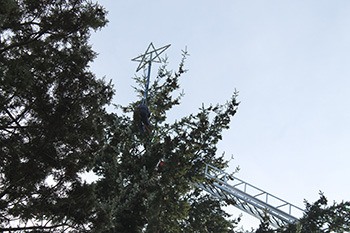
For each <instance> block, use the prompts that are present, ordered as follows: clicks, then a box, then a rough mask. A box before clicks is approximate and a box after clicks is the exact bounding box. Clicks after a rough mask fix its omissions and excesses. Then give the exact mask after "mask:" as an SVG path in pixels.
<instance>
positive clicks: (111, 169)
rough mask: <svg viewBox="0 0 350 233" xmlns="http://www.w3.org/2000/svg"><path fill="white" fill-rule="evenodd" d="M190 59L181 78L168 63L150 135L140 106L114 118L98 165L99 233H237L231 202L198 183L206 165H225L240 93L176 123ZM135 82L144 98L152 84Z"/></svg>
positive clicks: (160, 77) (152, 103)
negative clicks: (220, 147)
mask: <svg viewBox="0 0 350 233" xmlns="http://www.w3.org/2000/svg"><path fill="white" fill-rule="evenodd" d="M186 57H187V53H186V52H184V54H183V59H182V62H181V63H180V65H179V69H178V70H177V71H175V72H174V71H170V70H168V68H167V61H164V63H163V65H162V66H161V67H160V68H159V71H158V74H157V77H156V78H155V81H154V82H153V83H152V84H151V87H150V90H149V99H148V101H147V103H148V107H149V109H150V112H151V117H150V123H151V132H150V133H148V132H145V131H140V128H139V127H138V124H137V122H134V119H133V118H132V115H133V111H134V110H135V108H136V107H137V106H139V104H140V102H139V101H136V102H133V103H131V104H130V105H129V106H126V107H120V110H122V113H121V114H114V115H113V116H111V118H110V123H109V125H110V126H109V128H108V129H106V132H107V133H106V138H105V140H106V143H105V144H106V147H105V148H104V150H103V152H102V153H101V154H100V155H99V157H98V158H97V160H96V167H95V172H96V173H97V174H98V175H99V176H100V177H101V179H100V180H99V181H98V182H97V184H96V191H97V194H96V197H97V199H98V203H99V206H98V208H97V212H96V219H95V223H94V230H95V231H96V232H149V233H161V232H174V233H175V232H222V233H224V232H233V230H232V229H233V227H234V225H235V222H233V221H230V220H227V218H226V217H228V215H227V214H226V213H225V212H224V211H223V210H222V209H221V207H222V205H224V204H225V203H221V202H219V201H218V200H214V199H212V198H210V197H208V196H207V195H205V194H203V192H201V191H200V190H198V189H197V188H196V187H195V185H194V184H195V183H196V182H202V181H203V179H204V176H203V172H204V167H205V164H206V163H210V164H214V165H215V166H217V167H220V168H223V167H225V166H226V163H225V161H224V159H223V157H222V156H219V157H218V156H217V155H216V151H217V147H216V145H217V143H218V141H219V140H220V139H221V134H222V130H224V129H228V128H229V123H230V120H231V117H232V116H234V115H235V113H236V109H237V106H238V102H237V101H236V97H237V93H235V94H234V95H233V97H232V98H231V99H230V101H228V102H227V103H226V104H224V105H216V106H208V107H204V106H202V107H201V108H200V109H199V111H198V113H195V114H191V115H189V116H183V117H182V118H180V119H177V120H175V121H174V122H169V120H167V118H168V113H169V111H170V110H171V109H173V108H176V109H177V110H178V109H179V108H180V107H178V106H177V105H179V104H180V100H181V97H182V94H181V93H180V94H178V95H175V93H176V91H177V90H178V89H179V78H180V77H181V76H182V75H183V73H184V72H185V70H184V61H185V59H186ZM136 82H137V83H138V84H140V87H139V88H136V91H138V92H139V93H140V96H142V94H143V90H144V84H145V82H146V79H145V77H136ZM140 101H141V100H140ZM214 229H215V230H214Z"/></svg>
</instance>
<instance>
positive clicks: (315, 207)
mask: <svg viewBox="0 0 350 233" xmlns="http://www.w3.org/2000/svg"><path fill="white" fill-rule="evenodd" d="M305 203H306V210H305V215H304V217H303V218H301V219H300V221H299V223H297V224H294V225H290V226H288V227H287V228H286V229H280V231H279V232H287V233H289V232H290V233H291V232H298V233H299V232H300V233H308V232H315V233H321V232H322V233H323V232H326V233H328V232H329V233H330V232H339V233H340V232H350V202H348V201H346V202H345V201H343V202H341V203H333V204H332V205H330V206H327V204H328V201H327V198H326V197H325V196H324V194H323V193H320V198H319V199H318V200H317V201H316V202H315V203H313V204H310V203H308V202H306V201H305Z"/></svg>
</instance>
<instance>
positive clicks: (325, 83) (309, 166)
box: [91, 0, 350, 207]
mask: <svg viewBox="0 0 350 233" xmlns="http://www.w3.org/2000/svg"><path fill="white" fill-rule="evenodd" d="M99 2H100V4H102V5H104V6H105V8H106V9H107V10H108V11H109V15H108V19H109V21H110V22H109V24H108V25H107V27H105V28H104V29H103V30H102V31H99V32H98V33H96V34H94V35H93V37H92V40H91V43H92V45H93V48H94V49H95V51H97V52H98V53H99V56H98V58H97V59H96V60H95V62H94V63H93V64H92V65H91V67H92V69H93V71H94V72H95V73H96V74H97V76H98V77H102V76H106V79H108V80H109V79H113V83H114V85H115V88H116V92H117V93H116V96H115V103H118V104H127V103H129V102H131V101H134V100H135V98H136V96H135V93H134V92H133V89H132V88H131V86H132V85H134V83H133V80H132V77H133V76H134V74H135V70H136V67H137V63H135V62H131V59H132V58H134V57H136V56H138V55H140V54H141V53H143V52H144V51H145V49H146V48H147V46H148V44H149V43H150V42H153V43H154V45H155V46H156V47H160V46H164V45H166V44H172V46H171V47H170V48H169V49H168V50H167V52H166V53H167V55H168V57H169V62H170V64H169V66H170V68H173V69H176V68H177V64H178V62H179V60H180V58H181V50H182V49H184V48H185V47H186V46H187V49H188V51H189V53H190V54H191V55H190V57H189V58H188V61H187V63H186V67H187V68H188V69H189V72H188V73H187V74H186V75H185V76H184V78H183V79H182V88H183V89H184V92H185V94H186V95H185V97H184V98H183V104H182V105H181V106H179V107H177V108H176V109H175V110H174V112H173V114H174V115H173V117H181V116H184V115H187V114H189V113H192V112H196V111H197V109H198V108H199V107H200V106H201V105H202V103H205V104H210V103H212V104H216V103H224V102H225V101H226V100H228V99H229V98H230V96H231V95H232V93H233V91H234V89H235V88H236V89H237V90H239V92H240V96H239V100H240V101H241V105H240V107H239V110H238V113H237V115H236V116H235V117H234V119H233V121H232V124H231V128H230V130H229V131H226V132H225V134H224V139H223V141H222V142H220V144H219V150H220V152H222V151H225V152H226V154H227V155H228V157H230V155H231V154H233V155H234V157H235V160H234V161H233V162H232V163H231V167H232V170H233V169H234V167H235V166H237V165H239V166H240V167H241V171H240V172H239V173H238V174H237V176H238V177H240V178H241V179H243V180H245V181H247V182H249V183H251V184H253V185H255V186H257V187H259V188H262V189H264V190H266V191H268V192H270V193H272V194H274V195H276V196H278V197H280V198H282V199H285V200H287V201H289V202H292V203H293V204H296V205H298V206H301V207H304V206H303V200H304V199H307V200H309V201H316V200H317V198H318V193H319V190H321V191H323V192H324V193H325V195H326V197H328V198H329V200H330V203H332V201H333V200H335V201H337V202H340V201H342V200H350V185H349V178H350V169H349V168H348V166H349V164H350V158H349V154H350V92H349V90H350V79H349V77H350V66H349V64H350V1H348V0H334V1H329V0H327V1H326V0H285V1H281V0H240V1H238V0H220V1H208V0H201V1H199V0H197V1H186V0H177V1H164V0H150V1H144V0H132V1H107V0H102V1H99ZM155 71H156V69H155V66H154V69H153V74H155Z"/></svg>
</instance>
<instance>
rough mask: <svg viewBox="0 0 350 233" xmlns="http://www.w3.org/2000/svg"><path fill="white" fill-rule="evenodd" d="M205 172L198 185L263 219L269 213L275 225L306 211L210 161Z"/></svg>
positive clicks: (298, 216) (286, 222)
mask: <svg viewBox="0 0 350 233" xmlns="http://www.w3.org/2000/svg"><path fill="white" fill-rule="evenodd" d="M204 175H205V178H206V180H205V182H202V183H197V184H196V186H197V187H199V188H200V189H202V190H204V191H206V192H208V193H210V194H211V195H212V196H213V197H215V198H218V199H219V200H223V201H225V202H226V203H228V204H232V205H234V206H235V207H237V208H238V209H240V210H242V211H244V212H246V213H248V214H251V215H253V216H254V217H256V218H258V219H260V220H261V221H264V219H265V216H269V218H268V221H269V223H270V224H271V226H273V227H276V228H278V227H282V226H285V225H286V224H291V223H296V222H297V221H298V219H299V218H300V217H302V215H303V213H304V210H303V209H301V208H299V207H297V206H295V205H293V204H291V203H289V202H287V201H284V200H282V199H281V198H278V197H276V196H274V195H272V194H270V193H268V192H265V191H263V190H262V189H259V188H257V187H255V186H253V185H251V184H249V183H247V182H245V181H243V180H241V179H239V178H237V177H235V176H233V175H231V174H228V173H226V172H224V171H223V170H221V169H219V168H216V167H214V166H212V165H210V164H207V165H206V167H205V172H204Z"/></svg>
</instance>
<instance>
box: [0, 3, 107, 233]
mask: <svg viewBox="0 0 350 233" xmlns="http://www.w3.org/2000/svg"><path fill="white" fill-rule="evenodd" d="M105 23H106V19H105V11H104V9H103V8H102V7H101V6H99V5H97V4H95V3H91V2H90V1H85V0H72V1H65V0H50V1H48V0H2V1H0V145H1V151H0V153H1V156H0V158H1V159H0V231H11V232H15V231H20V232H31V231H32V232H63V231H64V230H65V229H70V230H73V229H75V230H76V231H78V232H83V231H84V229H87V228H88V224H87V223H88V222H89V218H91V211H92V210H93V207H94V195H93V194H94V192H93V187H92V185H88V184H86V183H84V182H82V180H81V179H80V177H79V174H80V173H81V172H83V171H85V170H86V169H89V168H91V166H92V164H93V161H94V158H95V156H96V153H98V151H99V150H100V147H101V143H100V142H101V139H102V138H103V137H102V135H103V129H104V123H103V122H104V120H103V119H104V116H105V114H106V113H105V110H104V105H105V104H108V103H109V101H110V99H111V97H112V94H113V91H112V87H111V86H110V85H109V84H106V83H105V82H104V81H103V80H99V79H96V78H95V76H94V75H93V74H92V73H91V72H90V71H89V69H88V68H89V66H88V64H89V62H91V61H92V60H93V58H94V57H95V53H94V52H93V51H92V49H91V47H90V46H89V44H88V39H89V36H90V32H91V30H97V29H99V28H101V27H102V26H104V25H105Z"/></svg>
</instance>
